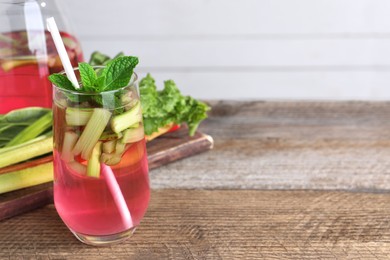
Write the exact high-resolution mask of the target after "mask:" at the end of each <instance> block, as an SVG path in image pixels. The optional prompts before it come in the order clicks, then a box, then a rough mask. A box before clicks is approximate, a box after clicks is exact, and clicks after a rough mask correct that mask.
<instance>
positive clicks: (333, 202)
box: [0, 101, 390, 259]
mask: <svg viewBox="0 0 390 260" xmlns="http://www.w3.org/2000/svg"><path fill="white" fill-rule="evenodd" d="M211 104H212V105H213V111H212V113H211V115H210V118H209V119H208V120H207V121H206V122H205V123H204V124H203V125H202V126H201V130H202V131H203V132H205V133H208V134H210V135H212V136H213V137H214V140H215V147H214V149H213V150H212V151H210V152H206V153H203V154H200V155H197V156H194V157H191V158H188V159H184V160H181V161H178V162H175V163H172V164H170V165H167V166H164V167H161V168H158V169H155V170H153V171H151V172H150V179H151V185H152V188H153V192H152V199H151V203H150V207H149V210H148V212H147V214H146V216H145V218H144V220H143V222H142V224H141V225H140V227H139V228H138V229H137V231H136V233H135V235H134V236H133V237H132V238H131V239H129V240H128V241H126V242H125V243H123V244H119V245H115V246H112V247H91V246H87V245H84V244H82V243H80V242H78V241H77V240H76V239H75V238H74V237H73V235H72V234H71V233H70V232H69V231H68V230H67V228H66V227H65V226H64V224H63V223H62V222H61V220H60V219H59V217H58V216H57V214H56V211H55V209H54V207H53V205H49V206H46V207H44V208H41V209H38V210H35V211H33V212H30V213H27V214H24V215H20V216H17V217H14V218H11V219H8V220H5V221H2V222H0V259H24V258H28V259H35V258H38V259H109V258H120V259H261V258H266V259H269V258H275V259H286V258H290V259H336V258H337V259H346V258H348V259H389V258H390V194H389V192H388V191H389V189H390V103H389V102H262V101H254V102H233V101H220V102H217V101H214V102H211Z"/></svg>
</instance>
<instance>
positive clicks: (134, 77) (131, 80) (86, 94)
mask: <svg viewBox="0 0 390 260" xmlns="http://www.w3.org/2000/svg"><path fill="white" fill-rule="evenodd" d="M92 67H93V68H94V69H101V68H105V67H106V66H101V65H99V66H92ZM73 70H74V71H77V70H79V67H75V68H73ZM59 74H63V75H64V74H65V71H64V70H63V71H61V72H59ZM137 80H138V75H137V73H135V72H134V71H133V74H132V75H131V78H130V81H129V83H128V84H127V85H126V86H124V87H121V88H118V89H114V90H107V91H102V92H78V91H74V90H68V89H63V88H60V87H57V86H56V85H55V84H53V83H52V86H53V88H55V89H56V90H59V91H62V92H64V93H69V94H73V95H79V96H96V95H102V94H109V93H116V92H119V91H121V90H123V89H126V88H129V87H132V86H135V87H137V85H136V84H135V83H136V82H137Z"/></svg>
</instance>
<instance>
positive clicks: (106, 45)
mask: <svg viewBox="0 0 390 260" xmlns="http://www.w3.org/2000/svg"><path fill="white" fill-rule="evenodd" d="M63 1H65V0H63ZM66 4H67V5H68V6H69V7H70V8H69V9H71V10H72V13H71V15H69V18H70V19H71V22H72V24H73V30H74V31H75V32H76V34H77V35H78V37H79V39H80V40H81V43H82V46H83V49H84V52H85V54H86V57H89V55H90V53H91V52H92V51H94V50H100V51H102V52H105V53H107V54H110V55H114V54H116V53H117V52H119V51H124V52H125V53H126V54H128V55H135V56H138V57H139V58H140V61H141V63H140V65H139V68H138V72H139V74H141V75H145V73H146V72H150V73H152V75H153V76H155V78H156V79H157V80H158V82H159V84H162V81H163V80H165V79H174V80H175V81H176V82H177V84H178V85H179V87H180V89H182V91H183V92H184V93H185V94H190V95H193V96H195V97H198V98H205V99H218V98H224V99H255V98H256V99H358V100H360V99H364V100H367V99H371V100H378V99H379V100H386V99H390V1H388V0H116V1H96V0H82V1H80V0H67V1H66Z"/></svg>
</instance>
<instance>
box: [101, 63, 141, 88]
mask: <svg viewBox="0 0 390 260" xmlns="http://www.w3.org/2000/svg"><path fill="white" fill-rule="evenodd" d="M137 64H138V58H137V57H132V56H123V57H118V58H116V59H113V60H112V61H111V62H109V63H108V64H107V67H106V68H104V70H103V72H102V76H105V77H106V79H105V81H104V83H105V84H104V89H103V90H115V89H117V88H121V87H124V86H126V85H127V84H128V83H129V81H130V78H131V76H132V74H133V69H134V68H135V66H137Z"/></svg>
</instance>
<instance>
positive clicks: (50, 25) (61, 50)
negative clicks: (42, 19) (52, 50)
mask: <svg viewBox="0 0 390 260" xmlns="http://www.w3.org/2000/svg"><path fill="white" fill-rule="evenodd" d="M46 24H47V29H48V30H49V32H50V33H51V37H52V38H53V41H54V44H55V46H56V49H57V52H58V55H60V59H61V62H62V66H63V67H64V69H65V73H66V76H67V77H68V79H69V80H70V81H71V82H72V83H73V85H74V86H75V87H76V88H80V86H79V83H78V81H77V78H76V74H75V73H74V71H73V67H72V64H71V63H70V59H69V56H68V53H67V52H66V49H65V46H64V42H63V41H62V38H61V35H60V32H59V31H58V27H57V24H56V21H55V20H54V17H50V18H47V19H46Z"/></svg>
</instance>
